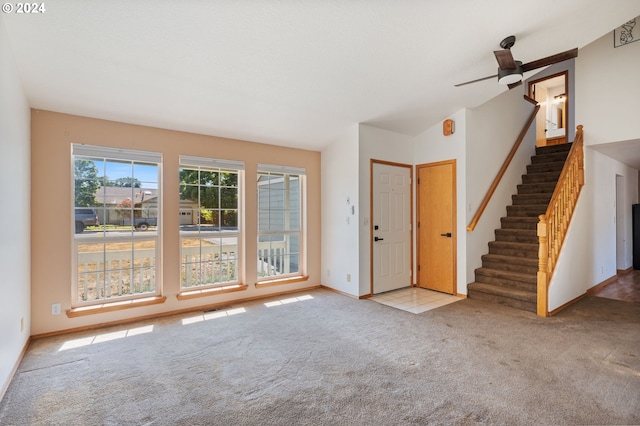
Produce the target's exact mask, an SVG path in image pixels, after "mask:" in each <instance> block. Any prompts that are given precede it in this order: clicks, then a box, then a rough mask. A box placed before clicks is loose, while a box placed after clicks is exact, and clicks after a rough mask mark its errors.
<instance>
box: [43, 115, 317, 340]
mask: <svg viewBox="0 0 640 426" xmlns="http://www.w3.org/2000/svg"><path fill="white" fill-rule="evenodd" d="M73 143H84V144H89V145H98V146H108V147H117V148H127V149H136V150H147V151H155V152H160V153H162V157H163V166H162V167H163V169H162V181H163V186H162V188H163V194H162V197H163V198H162V200H163V206H162V213H163V224H164V225H163V229H162V231H161V243H162V263H161V264H162V270H161V275H162V278H161V283H162V288H163V291H162V294H163V295H164V296H167V300H166V302H165V303H163V304H160V305H152V306H147V307H138V308H131V309H125V310H121V311H116V312H108V313H102V314H96V315H89V316H84V317H78V318H68V317H67V316H66V315H65V314H64V312H65V311H66V310H68V309H69V308H71V285H72V270H71V254H72V245H71V239H72V236H73V230H72V226H71V225H72V223H71V220H70V214H71V208H72V201H71V200H72V194H71V187H72V185H71V144H73ZM31 149H32V158H31V179H32V185H31V203H32V204H31V214H32V219H33V220H32V222H31V232H32V256H31V260H32V267H31V274H32V305H31V308H32V324H31V333H32V335H38V334H42V333H48V332H52V331H58V330H66V329H72V328H77V327H85V326H90V325H93V324H101V323H106V322H112V321H119V320H123V319H127V318H131V317H140V316H146V315H152V314H159V313H164V312H171V311H178V310H183V309H188V308H193V307H197V306H205V305H212V304H216V303H221V302H226V301H229V300H235V299H243V298H253V297H258V296H263V295H268V294H273V293H278V292H284V291H288V290H293V289H298V288H305V287H310V286H317V285H319V284H320V153H319V152H313V151H305V150H299V149H292V148H284V147H277V146H272V145H266V144H258V143H251V142H244V141H238V140H231V139H223V138H217V137H211V136H203V135H196V134H190V133H182V132H176V131H170V130H164V129H157V128H150V127H143V126H135V125H130V124H124V123H117V122H111V121H104V120H97V119H91V118H86V117H78V116H73V115H67V114H60V113H55V112H50V111H40V110H33V111H32V117H31ZM181 154H184V155H195V156H202V157H211V158H221V159H230V160H241V161H244V163H245V176H246V180H245V181H246V187H245V189H246V191H245V204H244V208H245V218H246V223H245V227H244V230H245V250H246V254H247V257H246V258H247V261H246V262H245V266H246V269H245V270H246V274H245V277H244V278H245V279H244V282H245V283H246V284H248V285H249V288H248V290H246V291H242V292H235V293H226V294H223V295H219V296H209V297H203V298H198V299H192V300H185V301H178V300H177V298H176V295H177V294H178V293H179V289H180V251H179V234H178V220H179V219H178V206H179V196H178V159H179V156H180V155H181ZM258 163H266V164H276V165H288V166H295V167H305V168H306V169H307V229H308V239H307V259H308V268H307V274H308V275H309V280H308V281H306V282H300V283H295V284H288V285H282V286H274V287H267V288H262V289H256V288H255V286H254V283H255V282H256V277H257V274H256V264H257V262H256V261H255V260H253V259H255V258H253V257H252V254H253V253H255V252H256V245H257V243H256V240H257V237H256V235H257V229H256V197H255V193H256V180H255V178H254V177H255V173H256V168H257V164H258ZM53 303H60V304H61V305H62V312H63V313H62V314H61V315H55V316H54V315H51V304H53Z"/></svg>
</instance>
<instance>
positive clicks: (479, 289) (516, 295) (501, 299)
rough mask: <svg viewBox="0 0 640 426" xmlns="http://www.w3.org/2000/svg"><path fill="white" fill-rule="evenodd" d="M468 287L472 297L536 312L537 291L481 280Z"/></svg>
mask: <svg viewBox="0 0 640 426" xmlns="http://www.w3.org/2000/svg"><path fill="white" fill-rule="evenodd" d="M467 288H468V290H469V296H470V297H472V298H477V299H482V300H489V301H492V302H497V303H500V304H504V305H507V306H512V307H514V308H517V309H522V310H526V311H530V312H536V305H537V302H538V296H537V295H536V293H532V292H530V291H524V290H517V289H513V288H505V287H502V286H497V285H493V284H486V283H479V282H474V283H471V284H469V285H468V287H467Z"/></svg>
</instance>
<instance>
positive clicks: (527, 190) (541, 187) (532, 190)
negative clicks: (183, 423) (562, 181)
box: [518, 181, 557, 195]
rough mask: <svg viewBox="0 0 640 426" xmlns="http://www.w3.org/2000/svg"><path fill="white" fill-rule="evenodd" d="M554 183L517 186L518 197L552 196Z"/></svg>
mask: <svg viewBox="0 0 640 426" xmlns="http://www.w3.org/2000/svg"><path fill="white" fill-rule="evenodd" d="M556 183H557V182H556V181H554V182H542V183H541V182H536V183H532V184H522V185H518V195H525V194H541V193H546V194H549V193H551V194H553V191H555V189H556Z"/></svg>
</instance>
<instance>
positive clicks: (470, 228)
mask: <svg viewBox="0 0 640 426" xmlns="http://www.w3.org/2000/svg"><path fill="white" fill-rule="evenodd" d="M524 99H525V100H526V101H529V102H531V103H533V104H534V105H535V108H534V109H533V111H532V112H531V115H530V116H529V118H528V119H527V121H526V123H525V124H524V126H523V127H522V130H521V131H520V134H519V135H518V139H516V142H515V143H514V144H513V147H511V151H509V154H508V155H507V158H505V160H504V163H502V167H501V168H500V170H498V174H497V175H496V177H495V178H494V179H493V183H492V184H491V186H490V187H489V190H488V191H487V194H486V195H485V196H484V199H483V200H482V203H480V207H478V210H477V211H476V214H475V215H474V216H473V219H471V222H470V223H469V226H467V231H468V232H473V230H474V229H475V228H476V225H477V224H478V222H479V221H480V217H481V216H482V213H484V209H486V208H487V205H488V204H489V201H490V200H491V197H493V193H494V192H496V188H498V184H500V181H501V180H502V177H503V176H504V174H505V173H506V172H507V168H508V167H509V164H511V160H513V157H514V156H515V155H516V152H517V151H518V148H519V147H520V144H521V143H522V141H523V140H524V137H525V136H526V135H527V132H528V131H529V127H531V124H532V123H533V121H534V120H535V118H536V114H537V113H538V110H539V109H540V105H539V104H538V102H536V101H535V100H534V99H532V98H530V97H529V96H527V95H524Z"/></svg>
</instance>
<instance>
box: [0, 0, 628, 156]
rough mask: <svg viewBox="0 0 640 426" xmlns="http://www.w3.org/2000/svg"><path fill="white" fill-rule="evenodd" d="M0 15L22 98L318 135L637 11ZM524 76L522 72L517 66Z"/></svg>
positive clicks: (94, 112) (424, 115) (215, 7)
mask: <svg viewBox="0 0 640 426" xmlns="http://www.w3.org/2000/svg"><path fill="white" fill-rule="evenodd" d="M44 5H45V10H44V13H38V14H29V15H26V14H17V13H15V11H14V12H13V13H4V14H2V17H0V19H2V20H4V23H5V25H4V26H5V27H6V29H7V31H8V34H9V39H10V41H11V45H12V50H13V55H14V57H15V61H16V64H17V67H18V70H19V73H20V76H21V79H22V84H23V85H24V90H25V92H26V94H27V97H28V100H29V102H30V105H31V106H32V107H33V108H37V109H46V110H53V111H59V112H64V113H70V114H77V115H83V116H88V117H96V118H102V119H108V120H115V121H121V122H127V123H134V124H141V125H147V126H155V127H161V128H166V129H174V130H181V131H187V132H194V133H201V134H207V135H216V136H222V137H229V138H236V139H243V140H249V141H256V142H264V143H271V144H276V145H283V146H291V147H299V148H303V149H311V150H320V149H322V147H323V146H325V145H326V144H327V143H330V142H331V141H333V140H334V139H335V138H336V137H337V136H338V135H341V134H342V133H343V132H344V131H345V129H347V128H348V127H349V126H352V125H354V124H355V123H368V124H371V125H373V126H377V127H381V128H384V129H388V130H392V131H396V132H401V133H405V134H409V135H416V134H419V133H421V132H422V131H424V130H426V129H428V128H429V127H431V126H432V125H434V124H436V123H437V122H439V121H440V120H442V119H444V118H446V117H447V116H448V115H450V114H452V113H454V112H455V111H458V110H460V109H461V108H464V107H474V106H477V105H480V104H482V103H484V102H485V101H487V100H489V99H491V98H492V97H494V96H496V95H498V94H499V93H501V92H502V91H504V90H506V88H505V87H504V86H500V85H498V84H497V81H496V80H494V79H491V80H487V81H483V82H479V83H476V84H473V85H468V86H463V87H458V88H456V87H454V84H455V83H459V82H463V81H467V80H471V79H474V78H478V77H483V76H486V75H491V74H495V73H496V68H497V64H496V60H495V58H494V56H493V53H492V51H493V50H497V49H499V48H500V47H499V45H498V43H499V42H500V40H502V39H503V38H504V37H506V36H508V35H511V34H514V35H516V37H517V41H516V44H515V46H514V47H513V49H512V51H513V54H514V57H515V59H517V60H521V61H523V62H528V61H531V60H534V59H538V58H541V57H545V56H548V55H551V54H554V53H557V52H560V51H564V50H568V49H570V48H573V47H583V46H585V45H587V44H589V43H590V42H592V41H594V40H596V39H598V38H600V37H601V36H603V35H604V34H606V33H608V32H610V31H611V30H613V28H615V27H617V26H619V25H621V24H622V23H624V22H626V21H627V20H629V19H631V18H633V17H635V16H638V15H640V1H638V0H616V1H615V2H611V1H610V0H562V1H558V0H518V1H512V0H508V1H507V0H487V1H475V0H446V1H444V0H442V1H436V0H262V1H258V0H217V1H196V0H181V1H160V0H138V1H130V0H117V1H105V0H102V1H90V0H88V1H77V0H55V1H46V2H44ZM526 77H527V75H525V78H526Z"/></svg>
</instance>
